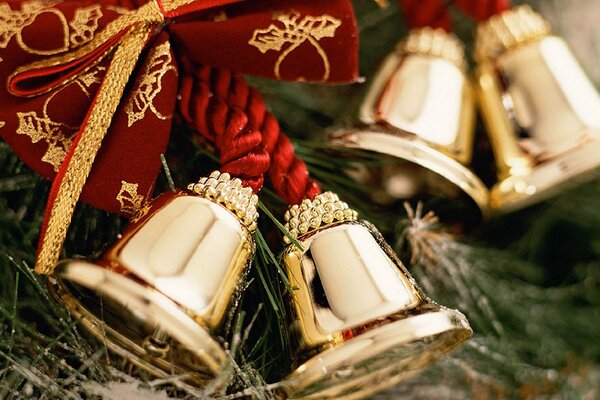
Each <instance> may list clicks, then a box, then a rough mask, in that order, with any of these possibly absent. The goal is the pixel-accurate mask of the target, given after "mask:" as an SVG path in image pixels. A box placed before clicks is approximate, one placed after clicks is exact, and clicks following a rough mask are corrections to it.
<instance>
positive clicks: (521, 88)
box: [476, 6, 600, 213]
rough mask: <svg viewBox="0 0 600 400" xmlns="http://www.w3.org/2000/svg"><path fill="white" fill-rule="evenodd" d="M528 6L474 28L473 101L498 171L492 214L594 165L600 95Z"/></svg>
mask: <svg viewBox="0 0 600 400" xmlns="http://www.w3.org/2000/svg"><path fill="white" fill-rule="evenodd" d="M549 32H550V29H549V26H548V24H547V23H546V21H545V20H544V19H543V18H542V17H541V16H540V15H539V14H537V13H536V12H534V11H533V10H532V9H531V8H530V7H529V6H520V7H517V8H515V9H513V10H508V11H505V12H503V13H502V14H500V15H497V16H494V17H492V18H490V19H489V20H488V21H486V22H484V23H482V24H481V25H480V26H479V27H478V32H477V38H476V58H477V60H478V62H479V67H478V69H477V88H478V98H479V102H480V106H481V110H482V113H483V117H484V122H485V124H486V128H487V131H488V134H489V136H490V141H491V143H492V147H493V151H494V156H495V159H496V164H497V169H498V183H497V184H496V185H495V186H494V187H493V189H492V191H491V195H490V201H491V207H492V208H493V210H494V212H497V213H503V212H508V211H512V210H515V209H519V208H522V207H525V206H527V205H530V204H532V203H534V202H538V201H540V200H543V199H544V198H547V197H548V196H550V195H552V194H553V193H554V192H555V191H557V190H558V189H560V188H561V187H562V186H563V185H564V184H566V183H569V182H571V181H573V179H575V178H577V180H581V179H583V178H587V177H589V176H590V174H589V172H591V171H593V170H594V169H596V168H597V167H598V166H600V112H599V110H600V95H599V94H598V92H597V91H596V89H595V88H594V86H593V84H592V83H591V82H590V80H589V79H588V77H587V76H586V75H585V73H584V72H583V70H582V69H581V67H580V66H579V64H578V63H577V61H576V60H575V58H574V56H573V54H572V53H571V51H570V50H569V48H568V47H567V44H566V43H565V42H564V41H563V40H562V39H560V38H558V37H556V36H551V35H550V33H549Z"/></svg>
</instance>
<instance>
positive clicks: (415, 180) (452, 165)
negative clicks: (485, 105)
mask: <svg viewBox="0 0 600 400" xmlns="http://www.w3.org/2000/svg"><path fill="white" fill-rule="evenodd" d="M359 118H360V122H361V123H362V124H361V125H359V126H357V127H355V128H352V129H344V130H340V131H338V132H336V133H335V134H334V135H333V137H332V144H333V145H335V146H344V147H351V148H359V149H363V150H368V151H373V152H377V153H380V154H385V155H388V156H391V157H394V158H398V159H402V160H406V161H409V163H405V164H403V165H397V164H395V165H394V164H388V163H383V165H382V167H381V169H378V170H369V171H368V172H369V174H370V176H368V177H366V179H367V180H368V181H370V182H375V183H377V185H376V186H379V187H381V188H383V193H378V194H377V195H376V198H375V199H374V200H376V201H381V200H383V201H382V202H385V200H386V198H387V200H388V201H394V200H398V199H403V200H404V199H408V198H413V197H416V196H418V195H421V194H436V195H442V196H443V197H446V198H458V197H461V196H465V197H467V198H468V199H471V200H472V201H473V202H474V203H475V204H476V206H477V207H478V209H479V210H480V211H481V212H482V214H484V215H485V214H486V213H487V211H488V191H487V188H486V187H485V185H484V184H483V182H481V180H480V179H479V178H478V177H477V176H476V175H475V174H474V173H473V172H472V171H471V170H470V163H471V158H472V151H473V140H474V120H475V99H474V92H473V90H472V87H471V84H470V82H469V79H468V77H467V74H466V62H465V59H464V49H463V46H462V44H461V43H460V42H459V40H458V39H457V38H456V37H455V36H454V35H451V34H448V33H446V32H445V31H443V30H441V29H438V30H434V29H431V28H422V29H416V30H413V31H411V33H410V34H409V36H408V38H407V39H406V40H405V41H403V42H402V43H401V44H400V45H399V46H398V49H397V50H396V51H395V52H393V53H392V54H390V55H389V56H388V57H387V59H386V60H385V61H384V63H383V65H382V66H381V68H380V70H379V71H378V73H377V75H376V76H375V77H374V79H373V83H372V84H371V86H370V88H369V90H368V92H367V95H366V96H365V99H364V101H363V103H362V105H361V108H360V112H359Z"/></svg>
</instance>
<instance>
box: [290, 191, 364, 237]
mask: <svg viewBox="0 0 600 400" xmlns="http://www.w3.org/2000/svg"><path fill="white" fill-rule="evenodd" d="M357 217H358V213H357V212H356V211H354V210H352V209H350V207H348V204H347V203H345V202H343V201H341V200H340V198H339V197H338V195H337V194H335V193H332V192H325V193H321V194H318V195H316V196H315V197H314V198H313V199H312V200H311V199H304V200H302V203H300V204H294V205H292V206H291V207H290V208H289V209H288V210H287V211H286V212H285V215H284V216H283V218H284V219H285V228H286V229H287V230H288V231H289V233H290V235H291V236H292V237H293V238H294V239H296V238H297V237H298V236H299V235H300V236H302V235H306V234H308V233H311V232H313V231H315V230H317V229H319V228H320V227H321V226H324V225H329V224H331V223H333V222H342V221H356V218H357ZM284 240H285V241H286V243H289V239H288V238H287V236H284Z"/></svg>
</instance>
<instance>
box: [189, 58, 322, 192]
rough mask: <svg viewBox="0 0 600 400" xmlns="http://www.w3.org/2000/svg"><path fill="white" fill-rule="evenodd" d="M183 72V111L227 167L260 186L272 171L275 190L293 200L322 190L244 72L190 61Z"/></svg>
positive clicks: (235, 173) (236, 174)
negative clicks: (218, 153) (245, 77)
mask: <svg viewBox="0 0 600 400" xmlns="http://www.w3.org/2000/svg"><path fill="white" fill-rule="evenodd" d="M181 71H182V77H181V85H180V89H179V94H180V96H179V98H180V101H179V110H180V113H181V115H182V116H183V118H184V119H185V120H186V121H187V122H188V123H189V124H190V125H191V126H192V127H193V128H194V129H196V130H197V131H198V133H200V134H201V135H202V136H203V137H204V138H206V139H207V140H209V141H210V142H212V143H215V144H216V146H217V148H218V149H219V150H220V151H221V159H220V161H221V168H220V169H221V170H222V171H226V172H229V173H231V174H233V175H235V176H238V177H240V178H242V179H243V180H244V181H245V183H246V184H247V185H249V186H251V187H253V188H254V189H255V190H258V189H260V187H261V186H262V184H263V174H265V173H268V176H269V179H270V181H271V185H272V187H273V189H274V190H275V192H276V193H277V194H278V195H279V196H280V197H282V198H283V199H284V200H286V201H287V202H288V203H290V204H298V203H300V202H301V201H302V199H304V198H313V197H314V196H315V195H317V194H318V193H320V192H321V189H320V188H319V186H318V185H317V183H316V182H315V181H314V180H312V178H310V176H309V174H308V170H307V168H306V165H305V164H304V163H303V162H302V161H301V160H300V159H299V158H298V157H296V155H295V152H294V148H293V146H292V144H291V143H290V141H289V139H288V138H287V136H286V135H285V134H284V133H283V132H282V131H281V128H280V127H279V123H278V122H277V119H276V118H275V117H274V116H273V115H272V114H271V113H270V112H269V111H268V110H267V107H266V105H265V102H264V100H263V98H262V96H261V95H260V93H259V92H258V91H257V90H256V89H254V88H252V87H250V86H248V84H247V83H246V81H245V80H244V78H243V77H242V76H241V75H239V74H236V73H232V72H230V71H227V70H219V69H215V68H211V67H207V66H198V65H194V64H193V63H191V62H190V63H187V62H186V63H184V64H183V67H182V69H181ZM232 128H233V129H232Z"/></svg>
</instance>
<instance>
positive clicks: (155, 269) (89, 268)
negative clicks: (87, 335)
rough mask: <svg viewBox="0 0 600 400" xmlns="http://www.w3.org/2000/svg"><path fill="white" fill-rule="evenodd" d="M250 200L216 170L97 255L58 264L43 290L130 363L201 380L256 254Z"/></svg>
mask: <svg viewBox="0 0 600 400" xmlns="http://www.w3.org/2000/svg"><path fill="white" fill-rule="evenodd" d="M257 203H258V197H257V196H256V195H255V194H254V193H253V192H252V189H250V188H249V187H244V186H242V182H241V180H239V179H237V178H234V179H232V178H231V177H230V176H229V174H227V173H223V174H221V173H219V172H213V173H212V174H211V175H210V177H208V178H202V179H200V180H199V181H198V182H197V183H195V184H191V185H189V187H188V189H187V190H178V191H174V192H169V193H165V194H163V195H161V196H159V197H158V198H156V199H155V200H153V201H152V202H151V203H150V204H148V205H147V206H145V207H144V208H143V209H142V210H140V212H139V214H138V215H137V216H136V217H135V221H134V222H132V223H131V224H130V225H129V226H128V227H127V229H126V230H125V231H124V232H123V234H122V236H120V238H119V239H118V240H117V242H116V243H115V244H113V245H112V247H111V248H110V249H108V250H107V251H106V252H105V253H104V255H103V256H102V257H101V258H100V259H99V260H96V261H95V262H87V261H83V260H65V261H62V262H61V263H60V264H59V266H58V268H57V270H56V272H55V274H54V275H53V276H52V277H50V278H49V288H50V292H51V293H52V295H53V296H54V298H55V299H56V300H57V301H58V302H60V303H62V304H64V305H65V307H66V308H67V310H68V311H69V312H70V313H71V315H72V316H73V317H75V318H76V319H78V320H81V323H82V324H83V326H84V327H85V328H86V329H87V330H88V331H89V332H91V333H92V334H93V335H94V336H95V337H96V338H97V339H98V340H99V341H100V342H102V343H105V344H106V346H107V347H108V348H109V349H110V350H111V351H113V352H114V353H116V354H118V355H120V356H121V357H123V358H124V359H126V360H128V361H129V362H131V363H133V364H134V365H136V366H138V367H140V368H142V369H143V370H145V371H147V372H149V373H151V374H153V375H155V376H157V377H161V378H164V377H167V376H171V375H182V374H185V375H186V376H187V379H188V380H189V381H191V382H192V383H195V384H201V383H204V382H205V381H206V380H209V379H212V378H214V377H215V376H217V375H219V374H220V373H221V372H222V369H223V367H224V365H225V364H226V362H227V360H228V358H227V355H226V353H225V350H224V349H223V347H222V346H223V345H222V344H221V343H220V342H219V341H218V340H217V339H216V337H217V335H218V334H219V333H220V332H221V330H222V328H223V325H224V323H225V322H226V317H227V315H228V313H229V310H230V306H232V305H233V304H235V301H236V298H237V293H236V290H237V287H238V284H239V282H240V281H241V279H242V277H243V275H244V273H245V272H246V271H247V269H248V267H249V264H250V263H251V261H252V258H253V255H254V241H253V239H252V232H253V231H254V230H255V229H256V219H257V218H258V213H257V211H256V204H257Z"/></svg>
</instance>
